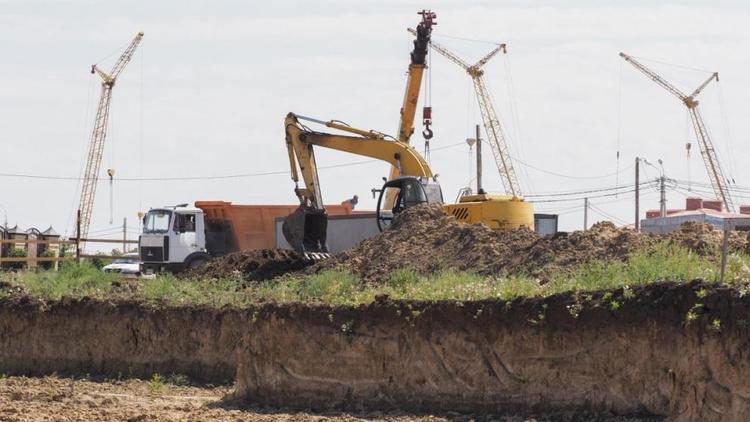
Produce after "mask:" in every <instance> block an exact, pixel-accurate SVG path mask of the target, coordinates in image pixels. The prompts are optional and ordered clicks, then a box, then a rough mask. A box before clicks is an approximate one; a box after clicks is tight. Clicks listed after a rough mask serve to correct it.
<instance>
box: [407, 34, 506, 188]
mask: <svg viewBox="0 0 750 422" xmlns="http://www.w3.org/2000/svg"><path fill="white" fill-rule="evenodd" d="M409 32H411V33H412V34H415V33H416V32H415V31H414V30H413V29H411V28H410V29H409ZM430 47H432V49H433V50H435V51H437V52H438V53H440V54H442V55H443V56H445V57H446V58H447V59H449V60H450V61H452V62H453V63H455V64H457V65H459V66H461V68H463V69H464V70H465V71H466V73H467V74H468V75H469V77H471V80H472V82H473V83H474V93H475V94H476V97H477V103H478V104H479V110H480V112H481V113H482V123H483V125H484V130H485V132H486V133H487V139H488V140H489V144H490V148H491V149H492V155H493V156H494V157H495V164H496V165H497V170H498V171H499V172H500V179H501V180H502V182H503V186H504V187H505V192H506V193H507V194H509V195H511V196H521V186H520V184H519V183H518V177H517V176H516V171H515V169H514V168H513V161H512V160H511V157H510V152H509V150H508V142H507V140H506V136H505V132H504V131H503V127H502V125H501V124H500V119H498V117H497V112H495V106H494V105H493V104H492V99H491V97H490V93H489V91H488V90H487V84H485V83H484V70H483V69H482V67H483V66H484V65H485V64H487V62H488V61H489V60H490V59H491V58H492V57H494V56H495V55H496V54H497V53H499V52H502V53H503V54H505V53H507V50H506V46H505V44H498V45H497V46H496V47H495V48H494V49H493V50H492V51H490V52H489V53H487V55H485V56H484V57H482V58H481V59H480V60H479V61H478V62H476V63H474V64H473V65H469V64H468V63H466V61H464V60H463V59H461V58H460V57H458V55H456V54H455V53H453V52H451V51H450V50H448V49H447V48H445V47H444V46H442V45H440V44H438V43H436V42H435V41H432V40H430Z"/></svg>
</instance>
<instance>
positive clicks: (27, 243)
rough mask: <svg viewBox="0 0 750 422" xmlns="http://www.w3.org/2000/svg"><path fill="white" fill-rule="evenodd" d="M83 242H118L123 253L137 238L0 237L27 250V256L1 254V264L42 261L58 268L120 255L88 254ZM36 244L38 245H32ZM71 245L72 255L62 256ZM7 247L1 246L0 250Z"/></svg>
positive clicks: (2, 242) (30, 265) (28, 264)
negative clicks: (69, 263) (86, 260)
mask: <svg viewBox="0 0 750 422" xmlns="http://www.w3.org/2000/svg"><path fill="white" fill-rule="evenodd" d="M83 243H107V244H118V245H122V250H123V253H124V252H126V251H127V245H133V244H135V245H137V244H138V241H137V240H128V239H80V241H79V239H77V238H71V239H67V240H64V239H22V238H21V239H18V238H17V239H0V246H1V245H7V244H10V245H13V248H15V249H23V250H25V252H26V256H7V257H4V256H0V266H2V264H4V263H18V262H22V263H25V264H26V268H36V267H37V266H38V264H39V263H40V262H52V263H53V265H52V267H53V268H54V269H57V268H58V267H59V263H60V262H63V261H76V262H80V261H81V260H82V259H85V258H99V259H117V258H119V257H120V256H118V255H103V254H93V255H92V254H86V253H84V252H83V250H82V249H81V244H83ZM32 245H33V246H36V247H32ZM39 245H44V247H43V248H39ZM66 245H69V246H71V249H73V250H72V253H71V254H70V255H64V256H60V252H61V251H63V250H65V249H66V248H65V247H64V246H66ZM3 249H5V248H2V247H0V250H3ZM44 251H52V252H53V253H54V255H53V256H44V255H42V253H43V252H44Z"/></svg>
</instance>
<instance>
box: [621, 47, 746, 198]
mask: <svg viewBox="0 0 750 422" xmlns="http://www.w3.org/2000/svg"><path fill="white" fill-rule="evenodd" d="M620 57H622V58H623V59H625V61H627V62H628V63H630V64H632V65H633V67H635V68H636V69H638V70H640V71H641V72H642V73H643V74H645V75H646V76H648V77H649V78H650V79H651V80H652V81H654V82H656V83H657V84H658V85H659V86H661V87H662V88H664V89H666V90H667V91H669V93H671V94H672V95H674V96H675V97H677V98H679V99H680V101H682V103H683V104H685V107H687V109H688V113H689V114H690V120H691V121H692V122H693V130H694V131H695V137H696V139H697V140H698V146H699V147H700V150H701V156H702V157H703V163H704V164H705V166H706V171H707V172H708V178H709V179H710V180H711V186H712V187H713V190H714V195H716V199H718V200H720V201H721V202H722V203H723V204H724V208H725V209H726V210H727V211H729V212H734V203H733V202H732V196H731V194H730V192H729V186H727V179H726V178H725V177H724V172H723V171H722V169H721V165H720V164H719V157H718V156H717V155H716V150H715V149H714V145H713V142H711V137H710V136H709V134H708V129H707V128H706V125H705V123H703V117H701V113H700V111H699V110H698V100H696V99H695V97H697V96H698V94H700V93H701V91H703V89H704V88H705V87H706V86H708V84H709V83H711V81H713V80H714V79H715V80H716V82H718V81H719V74H718V73H717V72H714V73H713V74H712V75H711V76H710V77H709V78H708V79H706V80H705V81H704V82H703V83H702V84H700V85H699V86H698V88H696V89H695V90H694V91H693V92H692V93H691V94H690V95H685V94H684V93H683V92H682V91H680V90H679V89H678V88H677V87H676V86H674V85H673V84H671V83H669V82H668V81H667V80H666V79H664V78H663V77H661V76H659V74H657V73H656V72H654V71H653V70H651V69H649V68H647V67H646V66H644V65H643V64H641V63H640V62H639V61H638V60H636V59H634V58H633V57H632V56H629V55H627V54H625V53H620Z"/></svg>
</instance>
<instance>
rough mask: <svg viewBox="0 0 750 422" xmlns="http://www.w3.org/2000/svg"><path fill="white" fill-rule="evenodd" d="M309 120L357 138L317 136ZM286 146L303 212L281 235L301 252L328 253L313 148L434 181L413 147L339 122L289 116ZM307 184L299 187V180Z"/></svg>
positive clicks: (296, 214) (288, 221)
mask: <svg viewBox="0 0 750 422" xmlns="http://www.w3.org/2000/svg"><path fill="white" fill-rule="evenodd" d="M301 120H306V121H310V122H315V123H318V124H322V125H325V126H327V127H329V128H333V129H337V130H341V131H346V132H349V133H352V134H354V135H356V136H350V135H338V134H331V133H324V132H316V131H313V130H311V129H309V128H308V127H306V126H304V125H303V124H302V123H301V122H300V121H301ZM284 127H285V132H286V146H287V152H288V154H289V165H290V169H291V175H292V180H293V181H294V183H295V189H294V191H295V193H296V194H297V198H299V201H300V208H299V209H298V210H297V211H295V212H294V213H293V214H292V215H290V216H289V217H288V218H287V219H286V220H285V221H284V225H283V226H282V231H283V233H284V236H285V237H286V239H287V241H288V242H289V244H290V245H292V247H294V248H295V249H296V250H298V251H300V252H325V251H326V249H327V248H326V246H325V231H326V226H327V218H326V213H325V208H324V206H323V198H322V195H321V191H320V182H319V178H318V169H317V164H316V162H315V151H314V149H313V148H314V147H315V146H318V147H323V148H329V149H334V150H337V151H342V152H348V153H350V154H355V155H361V156H363V157H369V158H374V159H377V160H382V161H385V162H388V163H390V164H391V165H392V166H393V167H394V168H396V169H398V170H399V173H400V174H402V175H404V176H412V177H416V178H420V179H425V180H428V179H433V178H434V177H433V176H434V175H433V172H432V169H431V168H430V166H429V164H427V161H425V159H424V158H423V157H422V156H421V155H420V154H419V152H417V151H416V150H415V149H414V148H412V147H411V146H409V145H407V144H405V143H403V142H399V141H397V140H395V139H392V138H391V139H388V137H387V136H386V135H384V134H382V133H381V132H377V131H367V130H362V129H357V128H353V127H351V126H347V125H345V124H342V123H339V122H336V121H328V122H326V121H322V120H317V119H311V118H309V117H304V116H300V115H296V114H294V113H289V114H288V115H287V116H286V119H285V120H284ZM300 173H301V174H302V179H303V182H304V184H305V187H304V188H300V187H299V178H300V177H299V176H300Z"/></svg>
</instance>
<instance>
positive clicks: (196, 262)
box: [185, 256, 208, 270]
mask: <svg viewBox="0 0 750 422" xmlns="http://www.w3.org/2000/svg"><path fill="white" fill-rule="evenodd" d="M207 261H208V258H207V257H205V256H196V257H193V258H191V259H190V260H189V261H188V262H187V264H186V265H185V269H188V270H192V269H195V268H198V267H200V266H201V265H203V264H204V263H205V262H207Z"/></svg>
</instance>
